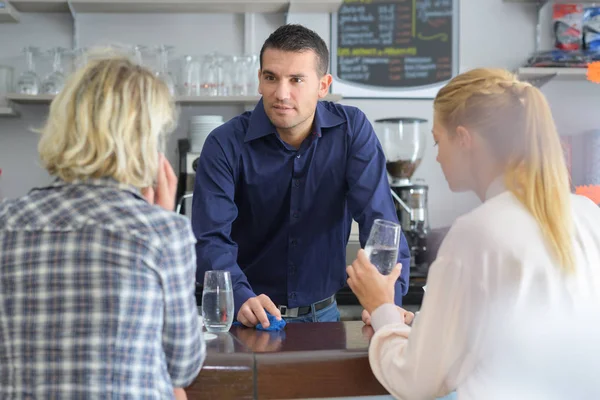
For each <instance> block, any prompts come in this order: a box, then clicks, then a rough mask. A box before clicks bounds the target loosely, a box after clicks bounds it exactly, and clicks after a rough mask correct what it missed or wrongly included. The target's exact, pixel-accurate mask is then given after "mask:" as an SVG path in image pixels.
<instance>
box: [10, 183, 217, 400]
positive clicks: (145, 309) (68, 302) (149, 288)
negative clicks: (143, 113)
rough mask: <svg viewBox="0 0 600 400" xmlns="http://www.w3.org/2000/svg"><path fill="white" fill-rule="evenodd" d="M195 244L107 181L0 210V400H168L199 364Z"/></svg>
mask: <svg viewBox="0 0 600 400" xmlns="http://www.w3.org/2000/svg"><path fill="white" fill-rule="evenodd" d="M194 243H195V238H194V235H193V233H192V230H191V226H190V222H189V220H188V219H187V218H185V217H183V216H180V215H176V214H174V213H172V212H168V211H166V210H163V209H161V208H160V207H158V206H152V205H150V204H148V203H147V202H146V201H145V200H144V199H143V198H142V197H141V195H140V193H139V191H138V190H136V189H135V188H132V187H129V186H126V185H122V184H119V183H117V182H116V181H114V180H111V179H97V180H90V181H85V182H74V183H65V182H63V181H60V180H57V181H55V182H54V183H53V184H52V185H50V186H49V187H45V188H39V189H34V190H32V191H31V192H30V193H29V194H28V195H26V196H24V197H21V198H19V199H16V200H5V201H3V202H0V398H1V399H75V398H77V399H83V398H85V399H108V398H112V399H169V398H173V387H185V386H187V385H189V384H190V383H191V382H192V381H193V379H194V378H195V377H196V375H197V374H198V372H199V370H200V367H201V365H202V363H203V361H204V357H205V354H206V348H205V344H204V341H203V339H202V336H201V328H200V326H199V319H198V315H197V307H196V302H195V297H194V290H195V272H196V256H195V250H194Z"/></svg>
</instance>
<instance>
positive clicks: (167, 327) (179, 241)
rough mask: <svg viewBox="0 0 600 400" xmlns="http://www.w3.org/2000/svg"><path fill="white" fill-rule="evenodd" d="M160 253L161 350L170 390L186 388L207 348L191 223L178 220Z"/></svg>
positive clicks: (166, 237) (200, 363)
mask: <svg viewBox="0 0 600 400" xmlns="http://www.w3.org/2000/svg"><path fill="white" fill-rule="evenodd" d="M168 231H169V232H168V235H166V236H163V237H164V239H165V241H164V245H163V248H162V252H161V260H160V262H161V267H162V268H163V271H164V276H165V282H164V293H165V318H164V328H163V349H164V352H165V355H166V360H167V368H168V371H169V375H170V376H171V381H172V383H173V387H186V386H188V385H190V384H191V383H192V381H193V380H194V378H196V376H197V375H198V373H199V372H200V368H201V367H202V363H203V362H204V359H205V357H206V345H205V343H204V340H203V337H202V332H201V328H200V324H199V319H198V309H197V306H196V298H195V295H194V292H195V286H196V253H195V248H194V244H195V241H196V240H195V238H194V235H193V233H192V228H191V225H190V222H189V220H188V219H186V218H185V217H177V219H176V220H175V223H174V226H171V227H170V229H168Z"/></svg>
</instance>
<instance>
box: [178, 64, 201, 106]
mask: <svg viewBox="0 0 600 400" xmlns="http://www.w3.org/2000/svg"><path fill="white" fill-rule="evenodd" d="M179 82H180V85H179V94H180V95H182V96H200V89H201V86H202V65H201V64H200V61H198V59H197V58H195V57H192V56H190V55H186V56H183V66H182V69H181V77H180V79H179Z"/></svg>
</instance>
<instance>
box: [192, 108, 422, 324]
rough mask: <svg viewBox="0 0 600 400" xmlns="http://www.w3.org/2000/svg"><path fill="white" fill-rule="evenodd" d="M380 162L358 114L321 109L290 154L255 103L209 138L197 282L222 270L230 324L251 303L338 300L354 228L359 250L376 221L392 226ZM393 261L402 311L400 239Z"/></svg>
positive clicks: (404, 251) (197, 205)
mask: <svg viewBox="0 0 600 400" xmlns="http://www.w3.org/2000/svg"><path fill="white" fill-rule="evenodd" d="M385 163H386V159H385V154H384V152H383V149H382V147H381V144H380V143H379V140H378V139H377V136H376V134H375V132H374V130H373V127H372V126H371V123H370V122H369V120H368V119H367V117H366V116H365V114H364V113H362V112H361V111H360V110H359V109H357V108H355V107H350V106H344V105H341V104H336V103H331V102H328V101H319V103H318V105H317V106H316V110H315V119H314V123H313V127H312V135H310V136H309V137H307V138H306V140H304V142H303V143H302V144H301V145H300V147H299V148H295V147H293V146H290V145H289V144H287V143H286V142H284V141H283V140H282V139H281V137H280V136H279V135H278V133H277V129H276V127H275V126H274V125H273V123H272V122H271V121H270V120H269V117H268V116H267V114H266V111H265V105H264V104H263V101H262V100H261V101H259V103H258V104H257V105H256V108H254V110H253V111H252V112H246V113H244V114H242V115H240V116H238V117H235V118H233V119H231V120H230V121H228V122H226V123H225V124H223V125H221V126H219V127H218V128H216V129H215V130H214V131H212V133H211V134H210V135H209V136H208V138H207V139H206V141H205V143H204V147H203V148H202V154H201V156H200V160H199V162H198V168H197V169H196V183H195V188H194V199H193V205H192V210H193V211H192V226H193V229H194V233H195V235H196V238H197V239H198V241H197V244H196V254H197V264H198V267H197V270H196V281H197V282H203V280H204V273H205V272H206V271H209V270H211V269H214V270H224V271H229V272H230V273H231V281H232V284H233V293H234V298H235V310H234V312H235V314H236V315H237V313H238V311H239V309H240V307H241V306H242V304H244V303H245V302H246V301H247V300H248V299H249V298H251V297H255V296H256V295H257V294H265V295H267V296H269V298H270V299H271V300H272V301H273V303H275V304H277V305H285V306H287V307H288V308H295V307H305V306H308V305H310V304H313V303H316V302H318V301H321V300H323V299H326V298H328V297H329V296H331V295H333V294H334V293H337V292H338V291H339V290H340V289H341V288H343V287H344V285H345V284H346V279H347V276H346V266H347V264H346V245H347V243H348V237H349V235H350V229H351V225H352V219H355V220H356V221H357V222H358V225H359V228H360V229H359V233H360V243H361V245H362V246H364V245H365V243H366V241H367V238H368V236H369V232H370V230H371V225H372V224H373V221H374V220H375V219H377V218H381V219H385V220H389V221H394V222H397V221H398V216H397V214H396V208H395V205H394V202H393V200H392V195H391V194H390V185H389V183H388V176H387V172H386V168H385ZM352 256H354V255H352ZM398 262H401V263H402V266H403V267H402V274H401V276H400V279H399V280H398V283H397V285H396V288H395V289H396V290H395V300H396V304H398V305H401V304H402V296H403V295H404V294H406V292H407V291H408V280H409V273H410V251H409V249H408V245H407V242H406V239H405V237H404V235H402V237H401V242H400V249H399V252H398Z"/></svg>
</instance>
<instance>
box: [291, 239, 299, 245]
mask: <svg viewBox="0 0 600 400" xmlns="http://www.w3.org/2000/svg"><path fill="white" fill-rule="evenodd" d="M297 244H298V241H297V240H296V239H292V240H290V245H291V246H292V247H296V245H297Z"/></svg>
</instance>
